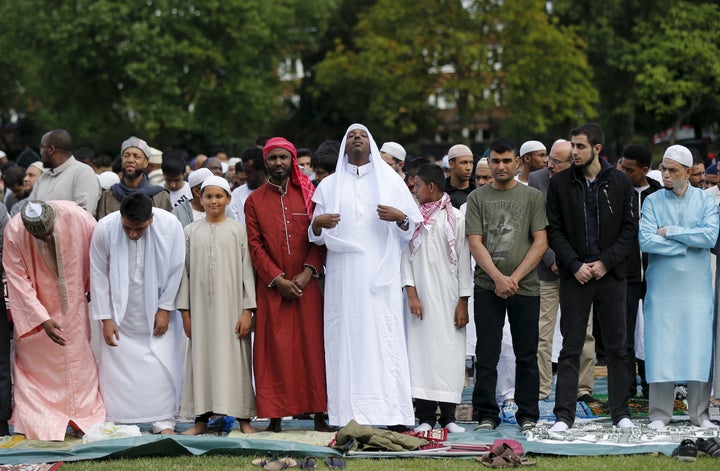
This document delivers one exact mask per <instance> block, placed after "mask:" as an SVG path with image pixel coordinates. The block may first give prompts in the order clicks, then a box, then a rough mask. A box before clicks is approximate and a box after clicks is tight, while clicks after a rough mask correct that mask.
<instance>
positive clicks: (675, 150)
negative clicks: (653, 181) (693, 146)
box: [663, 144, 693, 167]
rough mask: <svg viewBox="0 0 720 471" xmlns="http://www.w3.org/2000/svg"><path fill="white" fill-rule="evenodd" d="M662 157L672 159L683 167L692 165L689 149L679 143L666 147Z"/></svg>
mask: <svg viewBox="0 0 720 471" xmlns="http://www.w3.org/2000/svg"><path fill="white" fill-rule="evenodd" d="M663 159H670V160H674V161H675V162H678V163H680V165H682V166H684V167H692V165H693V157H692V153H691V152H690V149H688V148H687V147H685V146H681V145H679V144H675V145H674V146H670V147H668V148H667V149H666V150H665V154H663Z"/></svg>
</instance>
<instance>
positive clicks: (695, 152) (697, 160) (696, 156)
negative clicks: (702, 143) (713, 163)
mask: <svg viewBox="0 0 720 471" xmlns="http://www.w3.org/2000/svg"><path fill="white" fill-rule="evenodd" d="M688 149H689V150H690V153H691V154H692V158H693V167H694V166H695V165H699V164H703V165H705V159H703V158H702V155H700V151H699V150H697V149H696V148H694V147H688Z"/></svg>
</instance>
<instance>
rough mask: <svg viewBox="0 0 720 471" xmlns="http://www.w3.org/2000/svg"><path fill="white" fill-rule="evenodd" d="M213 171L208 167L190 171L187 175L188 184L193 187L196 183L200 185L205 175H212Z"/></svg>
mask: <svg viewBox="0 0 720 471" xmlns="http://www.w3.org/2000/svg"><path fill="white" fill-rule="evenodd" d="M212 176H213V173H212V171H211V170H210V169H209V168H206V167H203V168H199V169H197V170H194V171H192V172H190V175H189V176H188V185H190V188H195V187H196V186H198V185H202V184H203V182H204V181H205V179H206V178H207V177H212Z"/></svg>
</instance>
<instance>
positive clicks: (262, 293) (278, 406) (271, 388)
mask: <svg viewBox="0 0 720 471" xmlns="http://www.w3.org/2000/svg"><path fill="white" fill-rule="evenodd" d="M245 223H246V225H247V233H248V243H249V246H250V257H251V259H252V262H253V266H254V267H255V270H256V272H257V283H256V293H257V312H256V314H255V344H254V350H253V366H254V373H255V387H256V392H255V394H256V402H257V413H258V417H284V416H288V415H296V414H300V413H304V412H320V411H324V410H326V409H327V393H326V385H325V351H324V347H323V300H322V293H321V291H320V285H319V283H318V280H317V278H314V277H313V278H311V280H310V282H309V283H308V284H307V286H305V288H304V289H303V295H302V297H300V298H298V299H295V300H291V301H288V300H285V299H283V297H282V296H281V294H280V291H278V289H277V288H275V287H270V286H269V285H270V284H271V283H272V282H273V280H274V279H275V278H276V277H277V276H278V275H280V274H282V273H284V274H285V278H287V279H292V278H293V277H294V276H295V275H297V274H299V273H300V272H301V271H302V270H303V269H304V267H305V266H306V265H309V266H311V267H313V268H314V269H315V270H316V272H319V271H320V270H321V269H322V266H323V263H324V260H325V251H324V248H323V247H319V246H317V245H315V244H312V243H310V242H309V241H308V226H309V225H310V219H309V217H308V214H307V210H306V208H305V204H304V203H303V197H302V194H301V192H300V189H299V188H297V187H295V186H293V185H292V183H291V182H288V186H287V193H286V194H285V195H281V193H280V189H279V187H277V186H274V185H272V184H269V183H267V184H265V185H263V186H261V187H260V188H258V189H257V190H255V191H253V192H252V193H251V194H250V196H249V197H248V199H247V201H246V202H245Z"/></svg>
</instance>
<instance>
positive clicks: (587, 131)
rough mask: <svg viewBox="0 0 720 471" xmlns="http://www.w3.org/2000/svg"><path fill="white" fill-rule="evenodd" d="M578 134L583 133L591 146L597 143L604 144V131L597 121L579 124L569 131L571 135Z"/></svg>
mask: <svg viewBox="0 0 720 471" xmlns="http://www.w3.org/2000/svg"><path fill="white" fill-rule="evenodd" d="M580 134H584V135H585V136H586V137H587V140H588V142H589V143H590V144H591V145H593V146H596V145H598V144H600V145H601V146H605V133H604V132H603V130H602V128H601V127H600V125H599V124H597V123H585V124H581V125H580V126H578V127H576V128H575V129H573V130H572V131H570V135H571V136H578V135H580Z"/></svg>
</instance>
